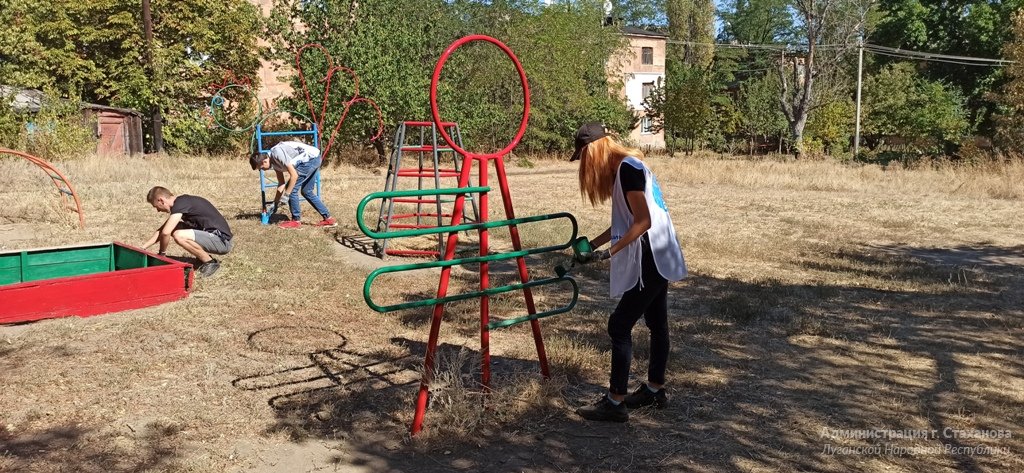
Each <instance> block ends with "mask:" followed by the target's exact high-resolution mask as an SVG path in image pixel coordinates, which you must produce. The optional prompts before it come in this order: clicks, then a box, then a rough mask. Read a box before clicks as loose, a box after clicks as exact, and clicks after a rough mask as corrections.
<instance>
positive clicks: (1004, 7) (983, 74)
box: [871, 0, 1024, 129]
mask: <svg viewBox="0 0 1024 473" xmlns="http://www.w3.org/2000/svg"><path fill="white" fill-rule="evenodd" d="M1022 7H1024V0H1000V1H992V0H879V11H880V18H879V19H878V23H877V27H876V28H875V30H874V31H873V32H872V35H871V41H872V42H873V43H876V44H880V45H883V46H889V47H895V48H904V49H911V50H918V51H925V52H930V53H940V54H952V55H959V56H972V57H985V58H998V57H1000V55H1001V54H1002V52H1003V46H1004V45H1005V44H1007V42H1009V41H1010V40H1011V37H1012V34H1013V17H1014V15H1015V14H1016V13H1017V12H1019V11H1020V10H1021V8H1022ZM898 60H899V59H890V58H884V57H883V58H878V63H879V66H883V65H886V64H889V63H890V62H892V61H898ZM921 73H922V74H924V76H925V77H927V78H929V79H931V80H940V81H943V82H945V83H947V84H951V85H953V86H955V87H957V88H958V89H960V90H961V92H963V93H964V94H965V95H966V96H967V99H968V102H967V106H968V107H969V110H970V113H971V115H973V116H974V118H973V121H975V122H978V123H981V125H982V128H983V129H990V128H991V127H990V123H989V117H990V114H991V112H992V109H993V106H994V103H993V102H992V99H993V96H991V95H989V92H992V91H995V90H998V89H999V87H1000V86H1001V85H1002V83H1003V82H1004V81H1005V78H1004V76H1003V70H1002V69H1000V68H994V67H977V66H969V65H964V64H956V63H948V62H947V63H942V62H929V63H927V64H926V65H924V66H923V67H922V68H921Z"/></svg>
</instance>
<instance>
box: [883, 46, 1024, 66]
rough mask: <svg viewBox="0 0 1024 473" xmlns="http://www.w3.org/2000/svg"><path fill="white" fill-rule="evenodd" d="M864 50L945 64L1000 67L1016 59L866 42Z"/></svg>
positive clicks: (1012, 62) (1013, 62) (1014, 62)
mask: <svg viewBox="0 0 1024 473" xmlns="http://www.w3.org/2000/svg"><path fill="white" fill-rule="evenodd" d="M864 50H865V51H870V52H872V53H874V54H879V55H882V56H889V57H896V58H903V59H916V60H919V61H927V62H941V63H946V64H959V65H962V66H982V67H1002V66H1008V65H1010V64H1016V61H1010V60H1005V59H991V58H982V57H971V56H952V55H949V54H937V53H924V52H919V51H910V50H906V49H898V48H890V47H886V46H879V45H877V44H868V43H866V44H864Z"/></svg>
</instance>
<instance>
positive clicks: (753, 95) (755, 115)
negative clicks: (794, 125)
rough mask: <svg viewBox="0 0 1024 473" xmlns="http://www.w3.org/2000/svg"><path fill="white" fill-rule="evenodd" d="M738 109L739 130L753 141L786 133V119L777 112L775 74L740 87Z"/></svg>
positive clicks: (777, 83)
mask: <svg viewBox="0 0 1024 473" xmlns="http://www.w3.org/2000/svg"><path fill="white" fill-rule="evenodd" d="M738 109H739V113H740V116H741V117H742V121H741V122H740V123H741V125H740V127H741V130H742V131H743V132H744V133H745V134H746V135H747V137H748V138H749V139H751V140H753V139H754V138H755V137H761V138H763V139H766V138H768V137H769V136H777V137H781V136H782V135H783V134H785V133H786V128H787V124H786V117H785V116H783V115H782V112H781V111H780V110H779V79H778V76H776V75H775V74H771V73H769V74H765V75H763V76H761V77H759V78H751V79H749V80H747V81H746V82H744V83H743V84H742V85H741V86H740V94H739V101H738Z"/></svg>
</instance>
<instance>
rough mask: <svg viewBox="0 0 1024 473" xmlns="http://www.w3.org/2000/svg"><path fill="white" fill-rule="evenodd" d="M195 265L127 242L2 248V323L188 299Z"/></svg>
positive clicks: (107, 311) (88, 314)
mask: <svg viewBox="0 0 1024 473" xmlns="http://www.w3.org/2000/svg"><path fill="white" fill-rule="evenodd" d="M194 277H195V276H194V274H193V271H192V265H190V264H188V263H182V262H180V261H177V260H174V259H170V258H167V257H163V256H158V255H155V254H153V253H149V252H147V251H145V250H142V249H139V248H135V247H132V246H128V245H125V244H122V243H117V242H114V243H106V244H94V245H82V246H69V247H61V248H42V249H34V250H24V251H11V252H3V253H0V324H9V323H16V322H28V321H33V320H40V319H49V318H56V317H69V316H78V317H88V316H91V315H99V314H105V313H109V312H119V311H122V310H129V309H139V308H142V307H149V306H154V305H157V304H162V303H165V302H170V301H175V300H178V299H183V298H185V297H187V296H188V291H189V290H190V289H191V288H192V283H193V278H194Z"/></svg>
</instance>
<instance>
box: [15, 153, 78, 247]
mask: <svg viewBox="0 0 1024 473" xmlns="http://www.w3.org/2000/svg"><path fill="white" fill-rule="evenodd" d="M4 154H7V155H11V156H16V157H19V158H25V159H26V160H28V162H30V163H32V164H35V165H36V166H38V167H39V168H40V169H42V170H43V172H45V173H46V177H49V178H50V181H51V182H53V185H54V187H56V188H57V192H58V193H60V200H61V203H62V204H63V206H64V208H66V209H68V210H71V211H74V212H76V213H77V214H78V227H79V228H82V229H84V228H85V212H84V211H83V210H82V200H81V199H79V198H78V193H77V192H75V188H74V186H72V185H71V181H70V180H69V179H68V178H67V176H65V175H64V173H62V172H60V170H59V169H57V168H56V167H54V165H53V164H50V163H49V162H47V161H46V160H44V159H42V158H39V157H37V156H33V155H31V154H28V153H22V152H21V151H15V150H13V149H7V148H0V155H4Z"/></svg>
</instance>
